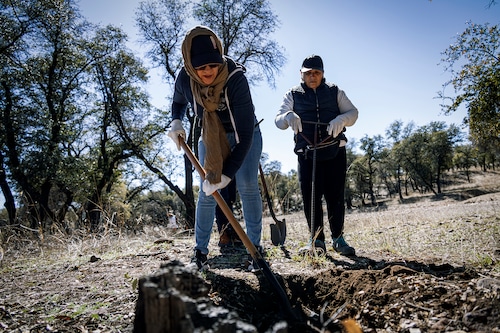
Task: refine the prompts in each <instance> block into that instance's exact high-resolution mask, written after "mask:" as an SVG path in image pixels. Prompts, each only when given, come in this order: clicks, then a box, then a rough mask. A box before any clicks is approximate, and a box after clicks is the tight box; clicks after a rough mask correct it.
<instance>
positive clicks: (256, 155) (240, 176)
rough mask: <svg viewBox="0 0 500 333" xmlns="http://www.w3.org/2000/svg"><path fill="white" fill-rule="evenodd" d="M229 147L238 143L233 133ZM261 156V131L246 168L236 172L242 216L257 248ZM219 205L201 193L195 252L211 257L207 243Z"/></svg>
mask: <svg viewBox="0 0 500 333" xmlns="http://www.w3.org/2000/svg"><path fill="white" fill-rule="evenodd" d="M227 139H228V140H229V144H230V145H231V146H234V145H235V144H236V140H235V137H234V133H227ZM198 153H199V159H200V163H202V165H203V163H204V161H205V153H206V151H205V145H204V144H203V141H202V140H200V141H199V143H198ZM261 154H262V136H261V133H260V130H259V128H258V127H256V129H255V131H254V135H253V142H252V146H251V147H250V150H249V151H248V154H247V156H246V157H245V160H244V161H243V164H242V165H241V167H240V169H239V170H238V171H237V172H236V175H235V178H236V188H237V190H238V193H239V195H240V198H241V202H242V207H243V216H244V218H245V226H246V233H247V235H248V238H249V239H250V241H251V242H252V243H253V244H254V245H255V246H260V238H261V234H262V198H261V196H260V189H259V182H258V172H259V161H260V156H261ZM216 205H217V203H216V202H215V199H214V197H213V196H212V195H210V196H206V195H205V192H203V191H202V190H201V183H200V192H199V194H198V204H197V206H196V218H195V229H194V234H195V239H196V246H195V249H197V250H200V251H201V252H202V253H205V254H208V243H209V241H210V235H211V234H212V227H213V224H214V218H215V206H216Z"/></svg>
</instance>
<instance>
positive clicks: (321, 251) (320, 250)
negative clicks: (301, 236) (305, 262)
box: [299, 239, 326, 256]
mask: <svg viewBox="0 0 500 333" xmlns="http://www.w3.org/2000/svg"><path fill="white" fill-rule="evenodd" d="M311 244H312V243H311V242H310V241H309V243H308V244H307V245H306V246H304V247H302V248H300V249H299V254H302V255H304V254H308V253H311V252H312V248H311ZM314 250H315V251H316V253H317V254H318V255H320V256H323V255H325V254H326V245H325V242H323V241H322V240H319V239H316V240H315V241H314Z"/></svg>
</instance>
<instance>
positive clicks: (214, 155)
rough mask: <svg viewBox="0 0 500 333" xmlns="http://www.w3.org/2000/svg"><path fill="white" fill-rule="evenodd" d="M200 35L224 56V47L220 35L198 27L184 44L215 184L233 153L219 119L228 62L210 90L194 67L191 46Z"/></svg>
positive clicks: (210, 176) (207, 164)
mask: <svg viewBox="0 0 500 333" xmlns="http://www.w3.org/2000/svg"><path fill="white" fill-rule="evenodd" d="M200 35H210V36H213V37H214V39H215V41H216V44H217V48H218V49H219V51H220V52H221V54H222V43H221V41H220V39H219V37H217V35H216V34H215V33H214V32H213V31H212V30H210V29H208V28H206V27H203V26H197V27H194V28H193V29H191V30H190V31H188V32H187V34H186V37H185V38H184V42H183V43H182V56H183V58H184V68H185V69H186V72H187V74H188V75H189V77H190V78H191V90H192V92H193V97H194V100H195V101H196V102H197V103H198V104H200V105H202V106H203V108H204V111H206V112H203V125H202V138H203V143H204V144H205V149H206V155H205V163H204V167H205V171H206V175H205V178H206V179H207V180H208V181H209V182H210V183H212V184H215V183H219V182H220V181H221V174H222V166H223V164H224V160H225V159H226V157H227V156H229V153H230V147H229V142H228V141H227V137H226V131H225V130H224V127H223V126H222V123H221V121H220V119H219V116H218V115H217V113H216V111H217V108H218V107H219V103H220V96H221V93H222V90H223V88H224V85H225V84H226V80H227V77H228V69H227V62H226V61H225V60H224V64H223V65H222V66H221V67H220V68H219V73H218V74H217V77H216V78H215V80H214V82H213V83H212V85H210V86H206V85H205V84H204V83H203V81H202V80H201V79H200V77H199V76H198V74H197V73H196V70H195V69H194V67H193V66H192V65H191V43H192V40H193V38H194V37H196V36H200Z"/></svg>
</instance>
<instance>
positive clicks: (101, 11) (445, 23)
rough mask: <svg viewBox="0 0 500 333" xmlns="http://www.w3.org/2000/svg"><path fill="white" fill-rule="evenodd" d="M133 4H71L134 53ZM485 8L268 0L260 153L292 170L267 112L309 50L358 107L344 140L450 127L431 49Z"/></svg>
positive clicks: (493, 16)
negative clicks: (272, 54)
mask: <svg viewBox="0 0 500 333" xmlns="http://www.w3.org/2000/svg"><path fill="white" fill-rule="evenodd" d="M138 2H139V1H136V0H80V9H81V13H82V15H84V16H85V17H86V18H87V19H88V20H89V21H91V22H94V23H100V24H103V25H106V24H113V25H117V26H121V27H122V28H123V29H124V30H125V31H126V32H127V33H128V34H129V40H130V43H129V46H130V48H132V49H136V50H137V52H138V55H140V52H141V51H140V47H139V45H138V43H137V42H136V41H137V39H138V38H137V30H136V28H135V25H134V12H135V8H136V7H137V4H138ZM488 2H489V1H488V0H433V1H428V0H308V1H303V0H272V1H271V7H272V9H273V11H274V12H275V14H276V15H277V16H278V18H279V20H280V21H281V26H280V27H278V29H277V31H276V33H275V34H274V35H273V36H272V38H273V39H275V40H276V41H277V42H278V43H279V44H280V45H281V46H283V47H284V48H285V50H286V53H285V54H286V56H287V59H288V61H287V64H286V65H285V66H284V67H283V70H282V72H281V73H280V75H279V76H278V77H277V80H276V88H275V89H274V90H273V89H271V88H270V87H269V86H267V85H266V84H265V83H262V84H261V85H260V86H257V87H252V97H253V101H254V104H255V107H256V114H257V118H258V119H259V120H260V119H264V121H263V123H262V124H261V129H262V133H263V138H264V152H265V153H268V154H269V158H270V160H277V161H279V162H281V164H282V171H283V172H288V171H289V170H291V169H296V158H295V155H294V154H293V142H292V141H293V139H292V137H293V135H292V132H291V130H287V131H281V130H279V129H277V128H276V127H275V125H274V116H275V114H276V112H277V111H278V109H279V106H280V104H281V100H282V97H283V95H284V94H285V92H286V91H287V90H288V89H289V88H291V87H292V86H294V85H296V84H298V83H299V81H300V77H299V69H300V66H301V64H302V60H303V59H304V58H305V57H307V56H308V55H310V54H313V53H314V54H318V55H320V56H321V57H322V58H323V61H324V64H325V77H326V79H327V80H328V81H332V82H334V83H336V84H337V85H338V86H339V87H340V89H343V90H344V91H345V92H346V93H347V96H348V97H349V98H350V99H351V101H352V102H353V103H354V105H355V106H356V107H357V108H358V109H359V119H358V121H357V123H356V124H355V125H354V126H353V127H350V128H348V131H347V133H346V134H347V137H348V138H349V139H355V140H357V141H359V139H361V138H362V137H363V136H365V135H368V136H374V135H378V134H380V135H384V134H385V130H386V129H387V127H388V126H389V125H390V124H391V123H392V122H393V121H395V120H402V121H403V122H404V123H405V124H407V123H409V122H410V121H413V122H415V123H416V124H417V125H418V126H422V125H425V124H428V123H429V122H431V121H445V122H447V123H450V124H451V123H455V124H460V123H461V121H462V119H463V117H464V116H465V114H466V113H465V109H463V108H462V110H461V111H460V112H457V113H455V114H453V115H452V116H445V115H443V114H441V109H440V106H439V104H440V103H441V101H440V100H439V99H436V96H437V92H438V91H440V90H441V89H442V85H443V83H445V82H446V81H447V80H449V78H450V76H449V73H446V72H444V68H443V66H438V64H439V62H440V59H441V52H443V51H444V50H445V49H446V48H447V47H448V46H449V45H450V44H451V43H453V42H454V41H455V38H456V36H457V35H459V34H460V33H462V32H463V31H464V30H465V29H466V23H467V22H469V21H470V22H473V23H478V24H484V23H490V24H491V25H496V24H499V21H500V5H496V6H493V7H491V8H487V5H488ZM196 23H197V22H193V24H196ZM150 77H151V84H150V85H149V87H148V90H149V93H150V95H151V97H152V102H153V104H154V105H155V106H157V107H163V108H167V107H168V102H167V99H166V95H167V93H166V92H167V91H168V86H167V85H166V84H164V83H162V82H161V78H160V74H158V73H155V72H152V73H151V74H150ZM446 92H447V93H448V94H452V93H453V92H452V91H451V90H447V91H446ZM171 148H173V145H172V146H171ZM0 201H2V198H1V195H0Z"/></svg>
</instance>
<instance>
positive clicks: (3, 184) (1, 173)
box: [0, 152, 16, 224]
mask: <svg viewBox="0 0 500 333" xmlns="http://www.w3.org/2000/svg"><path fill="white" fill-rule="evenodd" d="M3 162H4V160H3V154H2V153H1V152H0V188H1V189H2V193H3V196H4V198H5V203H4V204H3V205H4V207H5V209H6V210H7V215H8V217H9V224H14V223H15V221H16V202H15V200H14V196H13V195H12V191H11V190H10V186H9V183H8V182H7V174H6V172H5V168H4V163H3Z"/></svg>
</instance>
